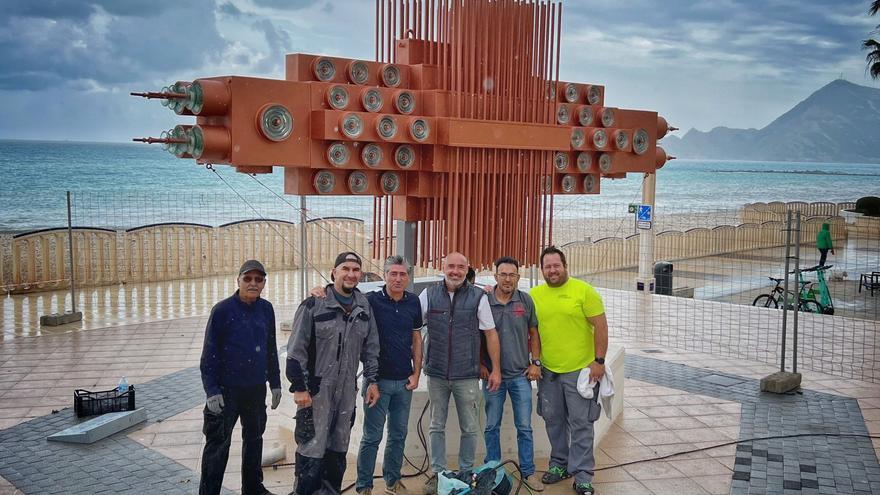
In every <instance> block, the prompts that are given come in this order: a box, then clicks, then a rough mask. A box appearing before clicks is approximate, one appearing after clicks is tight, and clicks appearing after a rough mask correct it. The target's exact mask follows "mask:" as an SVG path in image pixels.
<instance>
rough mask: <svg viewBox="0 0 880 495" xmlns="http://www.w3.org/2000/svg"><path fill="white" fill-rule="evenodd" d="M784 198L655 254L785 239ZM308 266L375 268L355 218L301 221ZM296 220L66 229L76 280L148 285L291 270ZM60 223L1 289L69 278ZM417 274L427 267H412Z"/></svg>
mask: <svg viewBox="0 0 880 495" xmlns="http://www.w3.org/2000/svg"><path fill="white" fill-rule="evenodd" d="M779 205H783V206H785V203H769V204H763V203H760V204H752V205H746V207H744V208H743V210H742V212H741V215H740V218H742V219H743V223H741V224H740V225H735V226H733V225H719V226H716V227H714V228H711V229H708V228H694V229H689V230H686V231H677V230H667V231H663V232H659V233H658V234H657V235H656V238H655V241H654V253H655V260H665V261H670V260H679V259H686V258H696V257H702V256H713V255H719V254H724V253H733V252H739V251H746V250H754V249H761V248H771V247H778V246H783V245H784V241H785V238H784V232H783V228H782V222H781V221H780V220H779V216H781V215H779V214H778V213H776V210H779V209H781V208H782V207H783V206H779ZM789 205H793V206H794V207H797V208H804V209H807V210H810V211H823V212H830V211H835V210H836V211H839V210H837V209H838V208H843V207H845V206H846V205H847V204H846V203H841V204H834V203H811V204H807V203H789ZM824 222H829V223H830V224H831V233H832V238H834V239H835V240H841V239H845V238H846V236H847V226H846V225H845V223H844V221H843V219H842V218H841V217H831V218H829V217H828V216H814V217H811V218H807V219H806V220H805V221H804V223H803V225H802V239H801V240H802V242H803V243H811V242H813V241H814V240H815V238H816V233H817V232H818V231H819V229H820V228H821V225H822V223H824ZM306 226H307V232H306V236H307V251H308V259H309V263H310V264H311V265H312V266H310V268H316V269H319V270H326V269H328V268H330V267H331V264H332V262H333V260H334V258H335V256H336V255H337V254H338V253H339V252H341V251H347V250H354V251H357V252H359V253H362V254H363V255H364V257H365V258H366V259H365V260H364V261H365V266H364V270H365V271H372V272H376V273H379V272H381V261H380V260H372V259H370V258H371V254H372V245H371V243H370V242H369V240H368V239H367V236H366V235H365V228H364V222H363V221H362V220H359V219H354V218H346V217H327V218H319V219H315V220H312V221H309V222H307V224H306ZM299 229H300V226H299V224H294V223H291V222H287V221H283V220H247V221H242V222H235V223H230V224H225V225H220V226H218V227H211V226H208V225H200V224H192V223H165V224H154V225H145V226H142V227H136V228H132V229H129V230H125V231H114V230H109V229H97V228H86V227H76V228H74V229H73V241H74V259H75V263H74V265H75V267H76V278H77V281H78V282H77V284H78V285H81V286H84V287H89V286H100V285H110V284H117V283H137V282H156V281H163V280H174V279H185V278H200V277H207V276H215V275H225V274H230V273H234V272H235V270H236V269H237V268H238V266H239V264H240V263H241V262H242V260H245V259H248V258H256V259H260V260H262V261H263V262H264V263H265V264H266V267H267V268H268V269H272V270H292V269H297V268H299V263H300V259H299V258H300V257H299V254H298V252H299V243H300V230H299ZM638 237H639V236H638V234H634V235H630V236H627V237H606V238H603V239H598V240H596V241H590V240H585V241H579V242H572V243H569V244H566V245H564V246H563V249H564V250H565V252H566V255H567V257H568V259H569V265H570V270H571V272H572V274H574V275H583V274H589V273H597V272H603V271H609V270H618V269H622V268H630V267H635V266H638V249H639V240H638ZM66 240H67V229H49V230H41V231H35V232H28V233H24V234H19V235H16V236H12V237H10V236H5V237H0V290H4V291H6V292H28V291H40V290H51V289H58V288H63V287H66V286H67V285H68V283H69V281H68V277H69V275H68V274H69V270H68V265H69V262H68V257H67V243H66ZM416 273H417V275H421V274H428V273H434V272H433V271H432V270H417V271H416Z"/></svg>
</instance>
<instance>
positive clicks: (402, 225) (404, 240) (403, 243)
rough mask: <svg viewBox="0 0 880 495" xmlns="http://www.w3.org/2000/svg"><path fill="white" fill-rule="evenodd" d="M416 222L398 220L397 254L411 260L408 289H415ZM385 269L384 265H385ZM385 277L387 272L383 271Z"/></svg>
mask: <svg viewBox="0 0 880 495" xmlns="http://www.w3.org/2000/svg"><path fill="white" fill-rule="evenodd" d="M417 243H418V241H417V237H416V222H407V221H405V220H398V221H397V254H399V255H400V256H403V258H404V259H405V260H406V261H408V262H409V264H410V265H409V287H407V290H413V287H414V286H413V281H414V279H415V277H414V275H415V274H414V273H413V271H414V266H415V263H416V244H417ZM383 270H384V267H383ZM382 276H383V277H384V276H385V274H384V273H383V274H382Z"/></svg>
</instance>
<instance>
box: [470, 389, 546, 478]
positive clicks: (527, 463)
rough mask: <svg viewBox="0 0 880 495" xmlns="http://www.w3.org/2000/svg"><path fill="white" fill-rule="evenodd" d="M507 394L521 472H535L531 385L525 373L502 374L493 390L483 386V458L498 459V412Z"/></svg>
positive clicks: (499, 434)
mask: <svg viewBox="0 0 880 495" xmlns="http://www.w3.org/2000/svg"><path fill="white" fill-rule="evenodd" d="M508 393H509V394H510V405H511V407H512V409H513V423H514V425H516V447H517V451H518V453H519V467H520V469H521V470H522V474H523V476H531V475H532V474H534V473H535V443H534V440H533V439H532V385H531V383H530V382H529V380H528V378H526V377H525V376H518V377H516V378H509V379H508V378H505V379H503V380H501V386H500V387H498V390H496V391H495V392H490V391H489V389H487V388H485V387H484V388H483V394H484V395H485V397H486V461H485V462H488V461H500V460H501V416H502V414H503V413H504V400H505V399H506V398H507V394H508Z"/></svg>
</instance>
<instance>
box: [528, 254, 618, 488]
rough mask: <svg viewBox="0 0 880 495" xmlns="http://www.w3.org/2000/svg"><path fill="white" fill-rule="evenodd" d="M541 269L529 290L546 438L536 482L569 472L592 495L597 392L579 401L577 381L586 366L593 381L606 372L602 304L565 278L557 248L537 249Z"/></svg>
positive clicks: (579, 283) (593, 293) (588, 289)
mask: <svg viewBox="0 0 880 495" xmlns="http://www.w3.org/2000/svg"><path fill="white" fill-rule="evenodd" d="M541 272H542V273H543V275H544V280H545V281H546V283H544V284H541V285H539V286H537V287H535V288H534V289H532V290H531V293H530V294H531V296H532V299H533V300H534V301H535V309H536V312H537V315H538V334H539V335H540V337H541V363H540V364H541V366H542V374H543V376H542V378H541V380H540V381H539V382H538V414H540V415H541V417H543V418H544V423H545V424H546V427H547V436H548V437H549V439H550V467H549V469H548V470H547V472H546V473H545V474H544V476H543V478H542V479H541V481H542V482H543V483H544V484H548V485H549V484H553V483H558V482H560V481H562V480H564V479H566V478H570V477H572V476H574V491H575V492H576V493H577V494H578V495H592V494H593V493H594V491H595V490H594V489H593V484H592V483H593V473H594V471H595V466H596V461H595V458H594V455H593V423H594V422H595V421H596V420H597V419H599V414H600V412H601V406H600V405H599V403H598V402H597V398H598V396H599V394H598V391H596V393H594V394H593V399H584V398H583V397H581V395H580V394H579V393H578V391H577V381H578V375H580V372H581V370H582V369H584V368H587V367H589V368H590V375H591V376H592V377H593V378H594V379H595V380H596V381H597V383H598V380H599V379H600V378H601V377H602V376H603V375H604V374H605V353H606V351H607V350H608V321H607V320H606V319H605V307H604V306H603V304H602V298H601V297H600V296H599V293H597V292H596V289H594V288H593V287H592V286H591V285H590V284H588V283H586V282H584V281H582V280H578V279H574V278H569V277H568V265H567V264H566V261H565V253H563V252H562V251H560V250H559V249H558V248H556V247H554V246H550V247H548V248H546V249H544V251H542V252H541ZM597 387H598V385H597Z"/></svg>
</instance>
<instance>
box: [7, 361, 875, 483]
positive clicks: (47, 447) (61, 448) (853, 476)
mask: <svg viewBox="0 0 880 495" xmlns="http://www.w3.org/2000/svg"><path fill="white" fill-rule="evenodd" d="M627 378H628V379H629V380H630V385H635V387H634V388H635V390H636V394H637V395H636V396H635V397H633V398H632V400H630V402H632V401H635V402H636V403H639V402H640V403H641V404H642V405H641V406H639V407H637V408H634V409H630V408H628V410H627V412H628V414H626V415H625V417H624V419H623V420H622V421H621V422H619V424H618V425H617V427H616V428H619V430H615V431H612V432H611V434H610V436H611V442H612V443H614V444H615V445H618V446H616V447H611V446H609V447H606V443H608V442H604V443H603V448H602V449H601V450H600V454H599V455H598V456H597V460H598V461H599V463H600V466H601V467H604V468H605V469H604V470H602V471H600V472H599V473H598V474H597V481H599V482H600V483H597V485H598V486H600V487H601V490H602V493H603V494H608V493H615V492H620V493H666V492H668V491H675V492H676V493H677V494H678V495H682V494H685V493H703V494H705V493H726V492H727V489H728V488H727V487H728V486H729V487H730V488H729V490H730V493H758V494H760V493H780V494H785V493H795V492H798V493H872V492H873V493H880V466H878V463H877V458H876V456H875V455H874V450H873V447H872V444H871V441H870V440H868V439H866V438H855V437H836V436H817V437H802V438H793V439H784V440H783V439H780V440H763V441H758V442H748V443H742V444H740V445H739V446H737V447H736V448H735V450H733V449H732V448H728V449H727V450H726V452H725V453H735V457H734V458H733V460H732V466H730V465H728V463H730V461H731V459H730V458H729V456H724V457H720V458H712V457H700V456H696V455H694V454H691V455H688V456H682V457H680V458H672V459H670V460H664V461H654V462H648V463H639V464H632V465H628V466H625V467H622V468H621V467H614V465H615V464H619V463H625V462H630V461H635V460H640V459H646V458H653V457H657V456H660V455H665V454H669V453H673V452H678V451H681V450H684V447H687V446H690V447H692V448H693V447H705V446H708V445H717V444H720V443H724V442H725V441H726V440H729V437H730V436H732V435H730V433H731V431H730V430H731V428H733V429H736V425H731V424H730V423H731V421H730V416H729V414H730V413H731V411H732V410H733V409H732V408H729V407H723V406H725V405H734V406H735V407H739V406H738V405H736V404H731V402H732V403H736V402H738V403H740V404H741V408H742V409H741V416H740V421H741V424H740V425H739V437H740V439H748V438H751V437H763V436H770V435H789V434H796V433H822V434H831V435H838V434H859V435H865V434H866V433H867V429H866V426H865V422H864V419H863V417H862V414H861V411H860V409H859V405H858V403H857V401H856V400H855V399H851V398H845V397H840V396H836V395H832V394H827V393H821V392H814V391H809V390H806V391H804V393H803V394H793V395H782V396H779V395H771V394H761V393H760V392H758V386H757V383H756V381H755V380H754V379H751V378H745V377H741V376H737V375H731V374H726V373H719V372H716V371H712V370H705V369H700V368H695V367H691V366H686V365H682V364H678V363H671V362H667V361H663V360H659V359H654V358H651V357H647V356H640V355H630V356H628V357H627ZM651 384H653V385H655V386H661V387H663V388H664V389H665V390H667V391H669V390H678V391H683V392H686V394H684V395H683V396H684V397H709V398H717V399H723V400H724V401H730V402H728V403H727V404H721V403H714V404H713V403H708V402H704V401H696V402H698V403H696V404H687V402H694V401H688V400H684V399H682V400H677V401H676V402H673V403H669V401H662V400H661V401H659V402H655V403H656V404H657V405H654V406H651V405H648V404H650V403H651V402H652V401H650V400H645V399H649V398H660V397H663V396H662V395H657V396H653V397H652V396H642V397H643V400H641V401H639V399H638V397H639V395H638V394H639V392H638V391H637V390H638V388H639V385H642V386H643V387H650V386H651ZM137 390H138V403H139V405H140V406H141V407H146V408H147V409H148V411H149V418H150V419H149V422H150V424H151V425H150V426H147V428H145V430H146V429H149V428H150V427H151V426H154V425H159V424H160V423H162V422H163V421H165V420H168V419H170V418H172V417H174V416H176V415H179V414H182V413H185V412H187V411H191V410H192V409H193V408H197V407H198V406H199V404H200V403H201V390H200V381H199V377H198V371H197V369H196V368H187V369H184V370H181V371H178V372H175V373H171V374H169V375H166V376H163V377H160V378H157V379H154V380H152V381H150V382H147V383H143V384H140V385H139V386H138V389H137ZM673 400H675V399H673ZM701 402H702V403H701ZM676 403H677V404H678V405H674V404H676ZM634 412H636V413H638V414H632V413H634ZM627 416H628V417H627ZM713 417H714V418H715V419H708V418H713ZM694 418H701V419H694ZM74 421H75V419H74V417H73V413H72V411H71V410H70V409H64V410H62V411H61V412H59V413H57V414H50V415H47V416H43V417H39V418H36V419H33V420H30V421H27V422H24V423H20V424H18V425H16V426H13V427H12V428H8V429H6V430H3V431H2V432H0V458H2V459H5V461H4V462H3V463H2V464H0V475H2V476H3V478H5V479H6V480H8V481H10V482H12V483H13V484H14V485H15V486H16V487H17V488H18V489H20V490H21V491H22V492H23V493H102V490H103V491H106V492H107V493H193V492H194V491H195V486H196V485H197V479H198V476H197V474H196V473H195V472H193V470H192V469H191V467H193V468H194V467H195V466H190V467H187V466H186V465H184V464H181V463H178V462H176V461H174V460H172V459H171V458H169V457H166V456H164V455H162V454H161V453H160V452H159V451H157V450H154V449H151V448H148V447H145V446H143V445H141V444H140V443H137V442H135V441H134V440H132V439H131V438H130V437H135V436H138V433H137V432H134V433H133V432H130V431H129V432H126V433H122V434H117V435H115V436H113V437H111V438H109V439H105V440H103V441H101V442H98V443H96V444H94V445H91V446H79V445H67V444H57V443H50V442H47V441H46V440H45V437H46V435H47V434H49V433H52V432H54V431H58V430H60V429H62V428H64V427H66V426H68V425H70V424H72V423H73V422H74ZM647 422H656V423H657V424H661V425H665V426H667V427H670V429H653V428H650V426H649V425H648V424H646V423H647ZM688 423H695V424H688ZM713 423H715V424H716V425H718V426H719V427H718V428H716V429H710V428H705V427H697V428H692V427H693V426H697V425H699V426H707V425H711V424H713ZM628 426H629V427H630V428H629V429H627V427H628ZM136 428H137V427H136ZM725 428H726V429H725ZM725 432H726V433H727V434H728V435H727V437H725V436H724V435H723V433H725ZM615 436H616V437H617V440H616V441H615V440H614V438H615ZM624 436H625V437H631V438H632V440H633V441H634V442H627V441H622V442H621V441H620V438H623V437H624ZM664 437H668V438H664ZM687 442H692V443H687ZM627 443H629V445H624V444H627ZM731 468H732V469H733V471H732V475H731V471H730V469H731ZM287 476H290V474H288V475H287ZM724 477H726V478H727V479H728V480H729V479H730V478H731V477H732V484H730V485H726V484H725V483H723V479H719V478H724ZM288 479H289V478H288ZM642 490H643V491H642ZM566 492H568V493H570V489H568V488H565V487H563V486H553V487H548V489H547V491H546V493H566Z"/></svg>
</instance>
